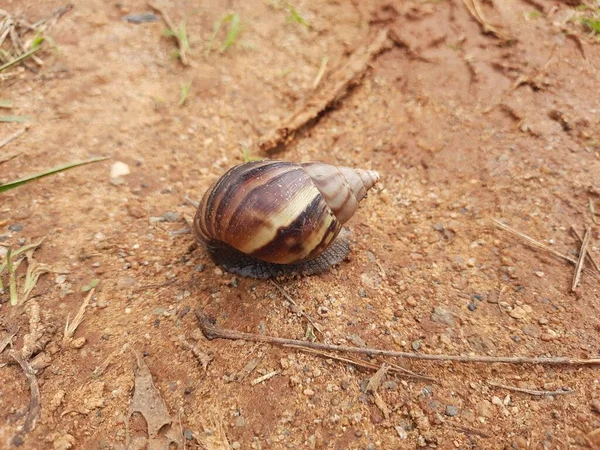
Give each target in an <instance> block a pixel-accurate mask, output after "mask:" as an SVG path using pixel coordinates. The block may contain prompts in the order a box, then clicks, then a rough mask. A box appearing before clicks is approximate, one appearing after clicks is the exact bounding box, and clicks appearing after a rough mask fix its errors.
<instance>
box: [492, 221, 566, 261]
mask: <svg viewBox="0 0 600 450" xmlns="http://www.w3.org/2000/svg"><path fill="white" fill-rule="evenodd" d="M492 222H494V223H495V224H496V226H497V227H499V228H502V229H503V230H506V231H508V232H509V233H512V234H514V235H515V236H519V237H520V238H522V239H524V240H525V241H526V242H528V243H529V244H530V245H532V246H533V247H536V248H539V249H542V250H545V251H547V252H548V253H551V254H553V255H554V256H557V257H558V258H560V259H563V260H565V261H568V262H570V263H571V264H577V260H576V259H574V258H571V257H570V256H567V255H563V254H562V253H560V252H557V251H556V250H554V249H552V248H550V247H548V246H547V245H544V244H542V243H541V242H538V241H536V240H535V239H533V238H531V237H529V236H527V235H526V234H523V233H521V232H519V231H517V230H515V229H514V228H511V227H509V226H508V225H505V224H503V223H502V222H500V221H499V220H496V219H492Z"/></svg>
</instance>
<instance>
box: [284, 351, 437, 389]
mask: <svg viewBox="0 0 600 450" xmlns="http://www.w3.org/2000/svg"><path fill="white" fill-rule="evenodd" d="M289 347H291V348H297V349H298V350H300V351H303V352H306V353H312V354H314V355H319V356H322V357H323V358H330V359H335V360H336V361H341V362H345V363H348V364H352V365H354V366H357V367H363V368H365V369H369V370H378V369H379V367H380V366H378V365H377V364H373V363H371V362H368V361H361V360H360V359H354V358H344V357H342V356H337V355H334V354H332V353H327V352H322V351H320V350H315V349H312V348H304V347H294V346H293V345H290V346H289ZM387 364H388V365H389V368H388V371H389V372H393V373H396V374H398V375H404V376H406V377H409V378H415V379H417V380H423V381H429V382H431V383H438V381H437V380H436V379H435V378H431V377H428V376H425V375H420V374H418V373H415V372H413V371H411V370H408V369H405V368H404V367H402V366H399V365H397V364H393V363H390V362H388V363H387Z"/></svg>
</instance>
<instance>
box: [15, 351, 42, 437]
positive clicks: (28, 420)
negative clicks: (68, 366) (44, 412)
mask: <svg viewBox="0 0 600 450" xmlns="http://www.w3.org/2000/svg"><path fill="white" fill-rule="evenodd" d="M10 356H11V357H12V358H13V359H14V360H15V361H16V362H18V363H19V365H20V366H21V369H23V372H25V376H26V377H27V380H28V381H29V392H30V398H29V408H28V411H27V416H25V423H24V424H23V430H22V431H21V432H20V433H19V434H21V433H29V432H30V431H31V430H33V429H34V428H35V423H36V422H37V419H38V416H39V415H40V409H41V408H40V388H39V386H38V382H37V378H36V376H35V370H33V368H32V367H31V365H30V364H29V363H28V362H27V361H25V360H24V359H23V357H22V356H21V354H20V353H19V352H18V351H17V350H11V351H10Z"/></svg>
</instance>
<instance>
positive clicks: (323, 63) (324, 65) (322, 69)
mask: <svg viewBox="0 0 600 450" xmlns="http://www.w3.org/2000/svg"><path fill="white" fill-rule="evenodd" d="M328 61H329V58H328V57H327V56H325V57H323V59H322V60H321V67H319V71H318V72H317V76H316V77H315V81H313V84H312V88H313V89H316V88H317V87H318V86H319V83H320V82H321V79H322V78H323V75H325V70H326V69H327V62H328Z"/></svg>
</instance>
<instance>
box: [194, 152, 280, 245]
mask: <svg viewBox="0 0 600 450" xmlns="http://www.w3.org/2000/svg"><path fill="white" fill-rule="evenodd" d="M271 163H272V161H268V160H265V161H252V162H248V163H244V164H238V165H237V166H235V167H232V168H231V169H229V170H228V171H227V172H225V174H224V175H223V176H222V177H221V178H220V179H219V180H217V182H216V183H215V184H214V185H213V187H212V188H211V189H209V192H207V195H208V198H206V202H205V205H206V209H205V211H204V214H203V222H204V223H203V226H204V229H205V230H206V232H207V234H208V236H210V237H211V238H214V239H220V236H221V235H222V232H221V230H222V224H221V223H220V222H219V221H217V220H215V212H216V211H217V210H218V208H219V205H220V204H221V201H222V200H223V198H224V197H225V196H227V195H228V193H230V192H236V191H237V189H236V187H237V186H239V184H240V182H241V180H240V178H241V179H242V180H244V179H247V178H248V177H252V176H258V175H259V174H260V173H261V172H262V171H268V170H269V168H270V167H271V165H272V164H271ZM203 203H204V201H203Z"/></svg>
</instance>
